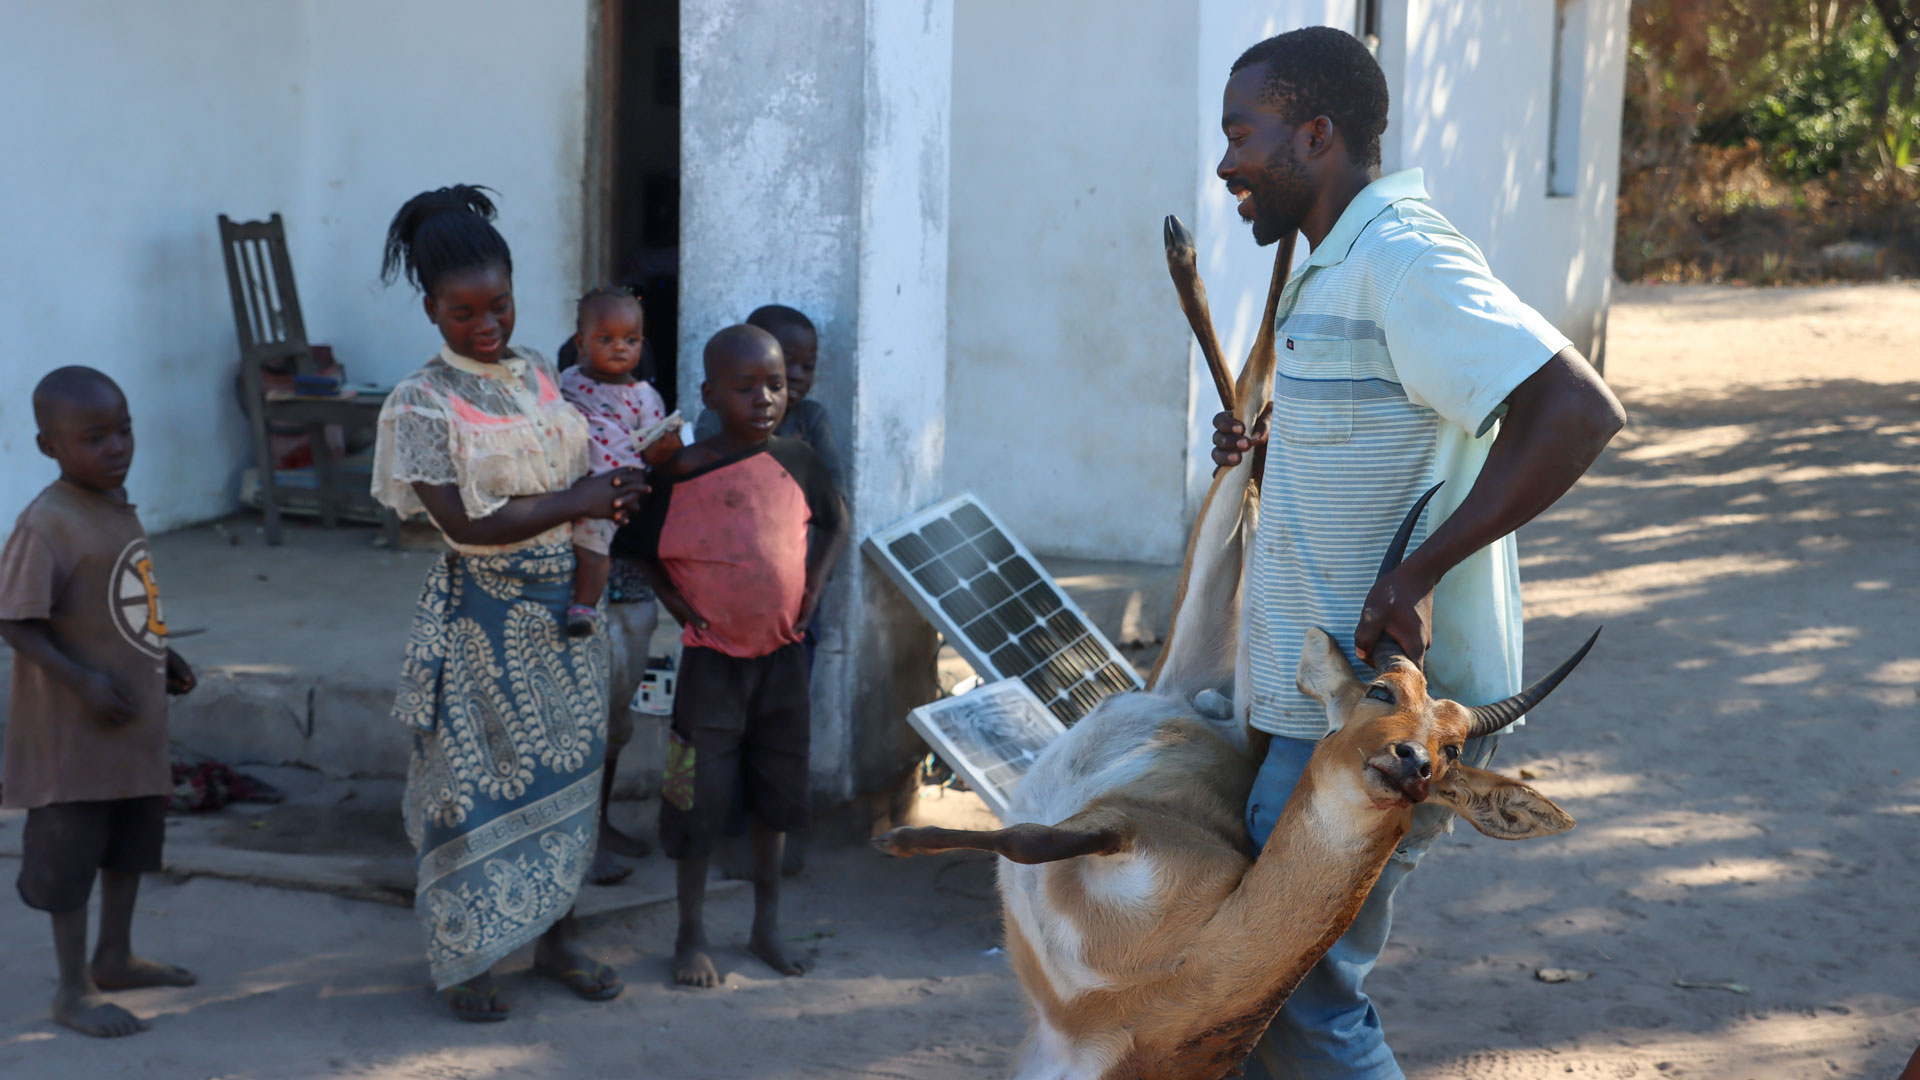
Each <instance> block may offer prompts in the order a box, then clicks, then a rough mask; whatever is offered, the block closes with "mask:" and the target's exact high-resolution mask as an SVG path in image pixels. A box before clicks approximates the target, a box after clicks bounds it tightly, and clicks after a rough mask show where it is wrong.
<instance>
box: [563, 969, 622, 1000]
mask: <svg viewBox="0 0 1920 1080" xmlns="http://www.w3.org/2000/svg"><path fill="white" fill-rule="evenodd" d="M546 974H547V977H548V978H551V979H554V980H556V981H558V982H559V983H560V985H562V986H564V987H566V988H567V989H569V990H571V991H573V993H574V996H575V997H578V998H581V999H583V1000H586V1001H611V1000H613V999H614V998H617V997H619V996H620V992H621V991H623V990H625V989H626V988H627V984H626V983H623V982H621V981H620V977H619V975H618V974H617V973H616V972H615V971H614V970H613V969H612V968H610V967H608V966H607V965H605V964H598V963H597V964H594V965H593V970H592V971H588V970H587V969H586V968H569V969H567V970H566V971H547V972H546ZM609 978H611V979H612V980H613V982H612V983H611V984H607V983H606V982H605V980H606V979H609Z"/></svg>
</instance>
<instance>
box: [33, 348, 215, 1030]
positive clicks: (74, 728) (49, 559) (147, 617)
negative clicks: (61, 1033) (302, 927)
mask: <svg viewBox="0 0 1920 1080" xmlns="http://www.w3.org/2000/svg"><path fill="white" fill-rule="evenodd" d="M33 417H34V421H35V422H36V423H37V424H38V425H39V428H40V433H39V436H38V439H37V442H38V443H39V446H40V452H41V453H43V454H45V455H47V456H48V457H50V458H52V459H54V460H55V461H57V462H59V463H60V479H59V480H57V481H55V482H54V483H53V484H51V485H49V486H48V488H47V489H46V490H45V491H43V492H41V493H40V495H39V497H38V498H36V499H34V501H33V502H32V504H30V505H29V506H28V507H27V508H26V510H25V511H24V512H22V513H21V515H20V519H19V521H17V522H16V523H15V524H14V527H13V535H12V536H11V537H9V538H8V539H7V546H6V551H5V553H4V554H0V637H4V638H5V639H6V642H7V644H9V645H11V646H13V651H14V664H13V699H12V711H11V713H10V715H9V720H8V724H7V756H6V767H5V768H6V772H5V780H4V805H6V806H8V807H23V808H25V809H26V810H27V827H26V833H25V835H24V836H23V838H22V847H23V851H22V858H21V862H20V884H19V888H20V898H21V899H22V900H24V901H26V904H27V906H28V907H31V908H38V909H39V910H41V911H45V912H48V913H50V914H51V915H52V916H53V947H54V955H55V957H56V958H57V959H58V961H59V964H60V989H59V991H58V993H57V994H56V995H55V997H54V999H53V1018H54V1019H55V1020H58V1021H59V1022H60V1023H62V1024H65V1025H66V1026H68V1027H70V1028H73V1029H74V1030H76V1031H79V1032H82V1033H84V1034H87V1035H96V1036H103V1037H104V1036H117V1035H131V1034H133V1033H134V1032H136V1031H144V1030H146V1028H147V1022H146V1021H144V1020H141V1019H139V1018H137V1017H135V1016H134V1015H133V1014H132V1013H130V1012H128V1011H126V1010H125V1009H122V1008H121V1007H120V1006H118V1005H112V1004H109V1003H108V1002H107V1001H105V1000H104V999H103V998H102V997H101V996H100V993H101V991H103V990H131V989H134V988H137V987H149V986H192V985H193V983H194V976H193V975H192V974H191V973H190V972H188V971H186V970H184V969H182V968H177V967H173V966H171V965H169V964H160V963H155V962H153V961H151V960H142V959H140V958H139V957H137V956H135V955H134V954H133V943H132V933H133V905H134V899H135V898H136V897H137V896H138V894H139V891H140V875H141V874H144V873H148V872H151V871H154V870H158V869H160V850H161V845H162V842H163V840H164V839H165V837H166V824H167V801H168V798H169V797H170V796H171V794H172V792H173V773H172V768H171V765H170V763H169V760H168V754H167V698H166V695H168V694H184V693H186V692H187V691H189V690H191V689H193V684H194V677H193V670H192V669H191V668H189V667H188V666H187V662H186V661H184V660H182V659H180V657H179V656H177V655H175V654H174V651H173V650H172V649H169V648H167V626H166V623H165V622H164V621H162V620H161V617H160V594H159V592H158V590H157V589H156V587H155V586H154V579H153V559H152V557H151V555H150V554H149V552H148V549H147V534H146V531H145V530H144V529H142V528H141V527H140V519H139V517H138V516H137V515H136V514H135V513H134V508H133V506H132V504H130V503H128V502H127V492H126V488H125V487H124V485H125V483H126V479H127V468H128V466H130V465H131V464H132V463H133V422H132V420H131V419H130V418H129V416H128V414H127V399H126V396H125V395H124V394H122V393H121V392H120V387H118V386H117V385H115V384H114V381H113V380H112V379H109V378H108V377H107V376H105V375H103V374H101V373H100V372H98V371H95V370H93V369H92V368H85V367H63V368H60V369H59V370H57V371H54V372H52V373H51V374H49V375H48V376H47V377H46V378H44V379H42V380H40V385H39V386H37V387H35V388H34V391H33ZM96 872H97V873H98V874H99V877H100V941H99V944H98V946H97V947H96V948H95V949H94V953H93V962H92V963H91V964H89V963H88V962H87V895H88V894H89V893H91V892H92V891H93V879H94V875H95V873H96Z"/></svg>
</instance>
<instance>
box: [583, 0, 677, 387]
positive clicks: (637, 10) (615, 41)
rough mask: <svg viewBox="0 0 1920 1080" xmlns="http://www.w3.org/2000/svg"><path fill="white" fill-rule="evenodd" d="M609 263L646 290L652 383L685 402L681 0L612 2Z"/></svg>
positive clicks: (605, 47)
mask: <svg viewBox="0 0 1920 1080" xmlns="http://www.w3.org/2000/svg"><path fill="white" fill-rule="evenodd" d="M601 13H602V15H601V32H602V33H603V34H605V35H607V36H608V38H609V40H606V41H604V42H603V43H602V52H601V55H602V56H603V57H605V58H606V62H608V63H609V64H610V65H611V67H612V70H611V71H608V72H606V73H605V78H604V80H603V82H602V86H603V90H602V94H603V97H602V100H601V102H600V106H601V108H602V109H604V110H606V120H607V123H606V126H605V127H604V128H602V131H603V132H604V133H605V139H606V145H605V146H604V147H603V148H602V151H601V152H602V153H603V154H605V156H606V172H605V173H604V175H605V176H606V178H607V189H606V192H605V196H604V198H605V204H604V206H605V209H604V217H602V219H601V220H602V221H603V222H604V228H605V230H606V236H605V240H604V244H605V247H604V248H602V249H601V250H602V252H603V256H602V258H603V260H604V261H603V264H602V265H603V266H604V267H605V270H606V273H607V275H608V276H609V277H610V278H611V279H612V281H613V283H615V284H619V285H626V286H629V287H632V288H634V289H636V290H638V291H639V293H640V296H641V305H642V307H643V308H644V309H645V312H646V335H647V345H648V347H649V351H650V353H651V356H650V359H651V360H652V362H653V384H654V386H655V387H657V388H658V389H659V391H660V396H661V397H663V398H665V399H666V403H667V409H668V410H669V411H671V410H673V409H675V408H677V407H678V406H679V393H678V390H679V386H678V382H679V379H678V374H679V345H680V340H679V311H680V5H679V4H677V3H673V2H662V0H603V3H602V7H601Z"/></svg>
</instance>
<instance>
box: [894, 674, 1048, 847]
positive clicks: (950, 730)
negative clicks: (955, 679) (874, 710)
mask: <svg viewBox="0 0 1920 1080" xmlns="http://www.w3.org/2000/svg"><path fill="white" fill-rule="evenodd" d="M907 723H909V724H911V725H912V726H913V730H915V731H917V732H919V733H920V737H921V738H923V739H925V740H927V745H928V746H931V747H932V748H933V751H934V753H936V754H938V755H939V756H940V760H942V761H944V762H946V763H947V764H948V765H949V766H950V767H951V768H952V769H953V771H954V772H956V773H959V774H960V776H961V777H962V778H964V779H965V780H966V782H967V786H969V787H971V788H972V789H973V790H974V791H975V792H976V793H978V794H979V796H980V798H981V799H982V800H983V801H985V802H986V804H987V807H988V809H990V810H992V811H993V813H994V816H996V817H998V818H999V819H1000V820H1001V821H1005V820H1006V819H1007V808H1008V806H1009V805H1011V802H1012V798H1013V790H1014V787H1015V785H1017V784H1018V783H1019V782H1020V780H1021V779H1023V778H1025V776H1026V774H1027V770H1028V768H1029V767H1030V766H1031V765H1032V764H1033V762H1034V761H1035V760H1037V759H1038V758H1039V756H1040V753H1041V751H1043V750H1045V749H1046V748H1047V747H1048V746H1049V745H1051V744H1052V743H1053V741H1054V740H1055V739H1058V738H1059V737H1060V736H1062V735H1064V734H1066V731H1067V728H1066V725H1065V724H1062V723H1061V722H1060V719H1059V717H1057V716H1055V715H1054V714H1053V713H1052V711H1051V710H1049V709H1048V708H1047V707H1046V706H1045V705H1043V704H1041V702H1040V699H1039V698H1038V697H1036V696H1034V693H1033V691H1032V690H1029V689H1027V685H1026V684H1025V683H1023V682H1021V681H1020V680H1019V679H1001V680H1000V681H998V682H992V683H987V684H986V685H984V686H978V687H975V688H974V689H972V690H969V691H967V692H966V693H964V694H960V695H958V696H956V697H947V698H941V699H940V700H938V701H935V702H931V703H929V704H926V705H922V706H920V707H919V708H917V709H914V710H913V711H911V712H909V713H908V714H907Z"/></svg>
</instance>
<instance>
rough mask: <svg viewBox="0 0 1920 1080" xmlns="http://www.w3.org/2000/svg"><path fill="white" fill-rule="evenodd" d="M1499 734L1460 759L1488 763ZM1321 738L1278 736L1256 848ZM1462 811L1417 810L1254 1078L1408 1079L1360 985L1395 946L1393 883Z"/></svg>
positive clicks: (1252, 829)
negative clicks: (1390, 935)
mask: <svg viewBox="0 0 1920 1080" xmlns="http://www.w3.org/2000/svg"><path fill="white" fill-rule="evenodd" d="M1499 741H1500V737H1499V736H1498V735H1489V736H1488V737H1486V738H1484V739H1472V740H1469V741H1468V743H1467V744H1466V746H1464V747H1462V748H1461V752H1460V760H1461V761H1462V762H1464V763H1466V764H1468V765H1471V766H1473V767H1475V768H1482V767H1485V765H1486V763H1487V761H1488V760H1489V759H1490V758H1492V757H1493V748H1494V746H1495V745H1496V744H1497V743H1498V742H1499ZM1316 745H1318V744H1317V743H1316V742H1314V741H1313V740H1311V739H1288V738H1283V737H1280V736H1275V737H1274V739H1273V744H1272V745H1271V746H1270V747H1269V748H1268V749H1267V760H1266V761H1265V762H1263V763H1261V765H1260V775H1259V776H1258V777H1256V778H1255V779H1254V781H1253V792H1252V794H1250V795H1248V796H1247V832H1248V833H1249V834H1251V835H1252V837H1253V842H1254V844H1255V846H1264V845H1265V844H1266V842H1267V835H1268V834H1269V833H1271V832H1273V825H1274V822H1275V821H1277V820H1279V817H1280V811H1281V810H1283V809H1284V808H1285V807H1286V805H1287V797H1288V796H1290V795H1292V794H1293V788H1294V785H1295V784H1298V783H1299V782H1300V776H1301V774H1302V773H1304V772H1306V770H1307V759H1308V758H1309V757H1311V756H1313V748H1314V747H1315V746H1316ZM1452 817H1453V811H1451V810H1448V809H1447V808H1446V807H1444V806H1440V805H1438V804H1436V803H1432V802H1427V803H1422V804H1421V805H1419V806H1416V807H1414V809H1413V828H1412V829H1410V830H1409V831H1408V832H1407V836H1406V839H1404V840H1402V841H1401V842H1400V845H1399V846H1398V847H1396V848H1395V849H1394V851H1393V856H1392V857H1391V858H1390V859H1389V860H1388V861H1387V866H1386V869H1385V870H1382V871H1381V872H1380V880H1379V881H1378V882H1376V883H1375V884H1374V886H1373V892H1372V894H1371V895H1369V896H1368V897H1367V902H1366V903H1364V904H1362V905H1360V913H1359V915H1357V916H1355V917H1354V920H1353V925H1351V926H1349V927H1347V932H1346V933H1345V934H1343V935H1341V937H1340V940H1339V941H1336V942H1334V943H1333V948H1331V949H1329V950H1328V951H1327V955H1326V956H1325V957H1324V958H1322V959H1321V961H1320V962H1319V963H1318V964H1316V965H1314V968H1313V970H1312V971H1309V972H1307V977H1306V978H1305V979H1303V980H1301V982H1300V985H1299V987H1297V988H1296V989H1295V990H1294V992H1293V996H1292V997H1290V998H1288V999H1287V1003H1286V1005H1285V1006H1284V1007H1283V1008H1281V1010H1280V1015H1279V1016H1277V1017H1275V1018H1274V1021H1273V1026H1272V1027H1269V1028H1268V1029H1267V1034H1266V1037H1265V1038H1263V1039H1262V1040H1261V1041H1260V1045H1259V1046H1257V1047H1255V1048H1254V1051H1253V1056H1252V1057H1250V1058H1248V1059H1247V1062H1246V1070H1247V1080H1269V1078H1272V1080H1277V1078H1279V1077H1287V1078H1289V1080H1292V1078H1295V1077H1299V1078H1303V1080H1318V1078H1320V1077H1327V1078H1333V1077H1340V1078H1343V1080H1346V1078H1364V1080H1401V1078H1402V1076H1403V1074H1402V1073H1401V1072H1400V1066H1399V1064H1398V1063H1396V1062H1395V1061H1394V1060H1393V1051H1391V1050H1389V1049H1387V1037H1386V1033H1385V1032H1383V1031H1381V1030H1380V1014H1378V1013H1376V1012H1375V1011H1374V1009H1373V1002H1371V1001H1369V1000H1368V999H1367V995H1366V992H1365V991H1364V990H1362V989H1361V988H1360V984H1361V983H1362V982H1363V981H1364V980H1365V979H1366V977H1367V973H1368V972H1370V971H1372V970H1373V965H1374V962H1375V961H1377V960H1379V959H1380V950H1381V949H1382V948H1384V947H1386V944H1387V931H1388V930H1389V929H1391V928H1392V926H1393V890H1394V889H1395V888H1397V887H1398V886H1399V885H1400V881H1401V879H1403V878H1405V877H1406V876H1407V875H1408V874H1410V873H1412V872H1413V868H1414V866H1415V864H1417V863H1418V862H1419V861H1420V856H1421V855H1423V854H1425V853H1426V850H1427V849H1428V848H1429V847H1432V846H1433V842H1434V841H1435V840H1436V839H1438V838H1439V837H1440V835H1441V834H1442V833H1444V832H1446V831H1447V825H1448V822H1449V821H1450V820H1451V819H1452Z"/></svg>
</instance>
